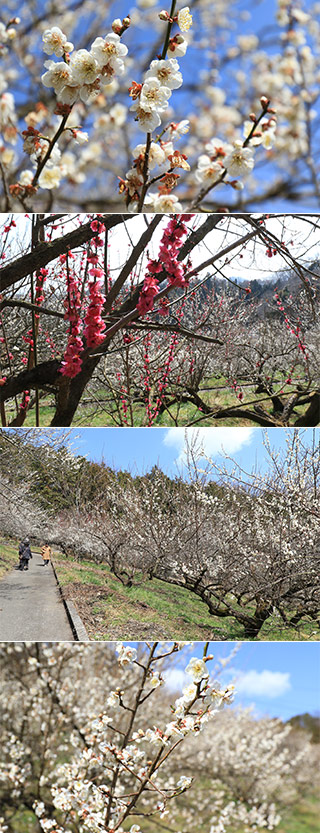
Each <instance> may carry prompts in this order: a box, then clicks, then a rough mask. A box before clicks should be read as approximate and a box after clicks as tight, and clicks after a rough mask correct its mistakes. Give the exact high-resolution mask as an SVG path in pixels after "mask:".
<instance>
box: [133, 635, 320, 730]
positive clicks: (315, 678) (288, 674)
mask: <svg viewBox="0 0 320 833" xmlns="http://www.w3.org/2000/svg"><path fill="white" fill-rule="evenodd" d="M125 644H136V643H125ZM235 645H236V643H235V642H212V643H211V644H210V649H209V652H210V653H212V654H213V655H214V660H213V661H212V662H210V663H209V666H208V667H209V668H210V670H211V671H213V668H214V666H215V663H216V661H217V660H219V659H220V658H222V659H224V658H226V657H227V656H228V655H229V654H230V652H231V650H232V649H233V648H234V647H235ZM202 651H203V643H202V642H195V643H194V644H193V645H192V647H191V646H188V647H187V648H186V649H185V653H183V654H177V655H176V660H175V670H174V671H172V672H167V674H166V677H167V685H169V687H170V688H171V689H172V690H173V691H174V692H176V691H178V692H179V691H181V687H182V686H183V685H185V683H186V682H187V681H188V682H190V677H187V676H185V675H184V669H185V668H186V665H187V664H188V661H189V658H190V656H202ZM213 676H214V675H213ZM221 681H222V682H223V683H224V684H228V683H230V682H231V681H232V682H234V685H235V688H236V696H235V700H234V706H235V707H237V706H243V707H247V706H253V709H254V714H256V715H257V716H258V717H261V716H264V715H268V716H270V717H280V718H281V719H282V720H288V719H289V718H290V717H293V716H294V715H297V714H303V713H304V712H310V713H311V714H316V713H318V714H319V713H320V645H319V643H316V642H308V643H305V642H303V643H300V642H259V643H251V642H249V643H248V642H247V643H242V644H241V646H240V648H239V651H238V653H237V654H236V655H235V657H234V658H233V660H232V661H231V664H230V665H229V666H227V668H226V669H225V671H224V672H223V674H222V677H221Z"/></svg>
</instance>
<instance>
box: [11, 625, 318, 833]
mask: <svg viewBox="0 0 320 833" xmlns="http://www.w3.org/2000/svg"><path fill="white" fill-rule="evenodd" d="M199 646H200V647H201V648H202V656H192V650H191V656H190V648H188V645H186V644H183V643H177V642H175V643H161V642H160V643H157V642H155V643H151V644H149V643H147V644H145V645H144V644H143V643H140V644H139V646H137V648H135V647H133V646H132V645H130V644H123V643H119V644H118V645H117V646H116V652H115V651H114V647H111V646H110V645H106V644H104V645H103V644H100V645H95V646H91V647H90V648H89V646H86V645H83V644H82V645H81V644H79V645H67V644H61V643H60V644H59V643H57V644H55V645H44V644H43V645H41V644H38V645H37V644H33V643H13V644H12V645H10V644H8V643H7V644H6V643H2V644H1V647H0V674H1V695H0V710H1V718H2V719H1V750H2V753H1V762H0V795H1V812H2V817H1V819H0V829H1V833H6V831H9V832H10V833H13V832H14V831H15V830H16V825H17V824H19V820H20V819H21V817H23V818H24V819H26V818H27V819H28V826H29V829H30V831H39V830H43V831H44V833H48V831H53V830H56V831H58V833H64V831H67V830H68V831H69V830H71V831H81V833H82V831H83V833H86V831H94V833H100V832H101V833H102V832H103V831H107V833H113V831H119V833H121V831H130V833H143V832H144V831H147V833H150V831H153V830H156V829H158V828H160V829H161V828H162V827H163V826H164V827H165V829H168V830H170V831H172V833H174V831H177V830H178V829H181V823H182V822H183V821H184V823H187V824H188V829H190V830H192V831H196V830H199V822H200V824H201V825H202V824H204V829H205V830H208V831H209V830H210V831H211V833H218V831H221V833H223V831H229V830H233V829H234V826H236V829H238V827H239V829H241V825H243V824H245V826H246V829H247V830H249V831H251V830H257V829H258V830H259V829H264V828H265V827H266V826H267V827H268V829H270V830H272V829H274V828H275V827H276V826H277V825H278V824H279V821H280V814H279V810H281V809H282V807H284V806H285V805H286V804H288V802H290V801H292V800H294V799H295V798H296V797H297V794H298V793H299V784H300V785H301V786H302V787H303V785H305V784H307V783H308V780H309V778H310V762H314V766H316V758H315V754H314V752H313V750H312V747H311V746H310V743H309V742H308V737H307V736H306V735H305V734H303V735H302V737H301V734H300V738H299V733H298V734H296V733H295V732H293V731H292V730H291V728H290V727H289V726H284V725H283V724H281V722H280V721H275V720H268V719H263V720H255V719H254V718H253V717H252V716H251V715H250V713H248V712H239V713H237V712H233V710H232V711H231V710H228V712H227V710H225V709H224V706H227V705H228V704H229V703H230V701H231V700H232V697H233V688H234V686H232V685H229V686H226V685H223V684H222V682H221V677H220V675H221V671H222V670H223V668H225V666H226V665H227V664H228V662H229V663H230V660H231V659H232V657H233V656H234V651H230V653H229V657H226V658H225V659H224V660H223V661H222V662H221V663H220V662H219V661H217V662H215V663H214V664H213V662H212V660H213V656H212V654H210V653H209V645H208V644H202V645H201V643H199ZM180 667H181V668H182V669H185V673H186V676H187V682H186V683H185V684H184V686H183V690H182V691H181V692H176V695H177V694H178V695H180V696H176V695H175V694H174V692H171V693H170V689H168V687H167V685H165V679H166V674H167V673H168V672H170V671H174V670H175V669H177V668H180ZM224 712H225V713H224ZM215 738H216V740H217V741H218V743H215V742H214V739H215ZM192 759H193V766H192V765H191V762H192ZM250 782H251V785H252V784H254V786H251V787H250V786H249V783H250ZM205 784H207V785H209V786H210V805H209V806H208V800H207V797H205V796H204V789H205ZM300 789H301V787H300ZM189 791H190V796H192V798H189Z"/></svg>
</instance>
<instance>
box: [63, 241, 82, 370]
mask: <svg viewBox="0 0 320 833" xmlns="http://www.w3.org/2000/svg"><path fill="white" fill-rule="evenodd" d="M62 257H63V255H62ZM67 290H68V292H67V298H66V300H65V301H64V306H65V310H66V311H65V315H64V317H65V319H66V320H67V321H69V325H70V326H69V338H68V344H67V349H66V351H65V354H64V357H63V361H62V363H61V364H62V366H61V368H60V373H62V375H63V376H68V377H69V379H73V377H74V376H77V374H78V373H79V372H80V370H81V365H82V359H81V356H80V354H81V353H82V351H83V344H82V338H81V335H80V333H81V328H82V322H81V317H80V312H81V295H80V290H79V286H78V282H77V279H76V278H75V276H73V275H71V274H70V270H69V269H67Z"/></svg>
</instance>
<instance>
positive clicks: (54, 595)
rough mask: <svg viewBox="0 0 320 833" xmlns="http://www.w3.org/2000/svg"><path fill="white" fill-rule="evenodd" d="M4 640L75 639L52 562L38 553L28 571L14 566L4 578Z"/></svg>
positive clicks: (0, 595) (0, 613) (0, 629)
mask: <svg viewBox="0 0 320 833" xmlns="http://www.w3.org/2000/svg"><path fill="white" fill-rule="evenodd" d="M17 561H18V559H17ZM0 641H1V642H7V641H10V642H19V641H20V642H25V641H28V642H29V641H30V642H64V641H72V642H73V634H72V630H71V627H70V625H69V621H68V618H67V614H66V611H65V609H64V605H63V602H62V600H61V597H60V594H59V590H58V587H57V583H56V580H55V577H54V574H53V570H52V567H51V564H48V566H47V567H45V566H44V564H43V560H42V558H41V556H40V555H39V554H37V553H35V554H34V555H33V558H32V559H31V561H29V570H28V571H24V572H21V571H20V570H12V572H10V573H8V574H7V575H6V576H5V577H4V578H3V579H2V581H0Z"/></svg>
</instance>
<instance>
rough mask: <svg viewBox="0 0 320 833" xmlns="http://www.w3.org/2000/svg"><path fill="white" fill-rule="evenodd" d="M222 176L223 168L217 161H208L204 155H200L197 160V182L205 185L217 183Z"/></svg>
mask: <svg viewBox="0 0 320 833" xmlns="http://www.w3.org/2000/svg"><path fill="white" fill-rule="evenodd" d="M222 174H223V167H222V166H221V164H220V162H218V161H217V160H212V159H210V156H207V155H206V154H205V153H202V154H201V156H199V159H198V166H197V170H196V174H195V177H196V180H197V182H203V183H205V184H209V183H212V184H213V183H214V182H217V180H218V179H220V177H221V176H222Z"/></svg>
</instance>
